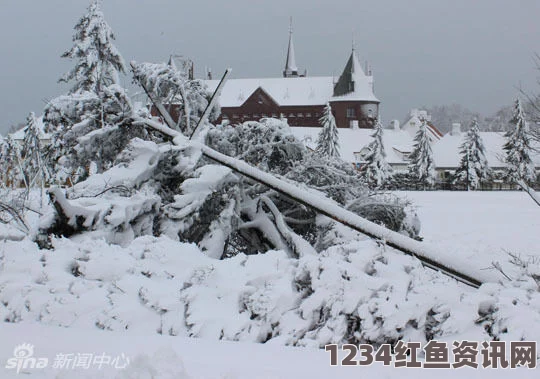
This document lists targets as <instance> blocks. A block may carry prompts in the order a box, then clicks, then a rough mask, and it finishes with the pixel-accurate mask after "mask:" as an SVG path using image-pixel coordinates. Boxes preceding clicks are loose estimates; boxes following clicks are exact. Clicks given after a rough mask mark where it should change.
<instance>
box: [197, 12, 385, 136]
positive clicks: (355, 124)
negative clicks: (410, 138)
mask: <svg viewBox="0 0 540 379" xmlns="http://www.w3.org/2000/svg"><path fill="white" fill-rule="evenodd" d="M366 71H367V67H366ZM205 82H206V84H207V85H208V87H209V89H210V90H211V91H213V90H214V89H215V88H217V86H218V84H219V80H206V81H205ZM327 103H330V106H331V107H332V112H333V113H334V117H335V118H336V123H337V126H338V127H339V128H352V129H359V128H372V127H373V125H374V121H375V119H376V117H377V116H378V114H379V103H380V101H379V99H377V97H375V94H374V92H373V75H372V74H371V71H367V72H365V71H364V70H363V69H362V67H361V65H360V62H359V60H358V56H357V55H356V51H355V48H354V44H353V48H352V51H351V54H350V56H349V59H348V61H347V63H346V65H345V68H344V69H343V72H342V74H341V75H340V76H339V78H335V77H333V76H307V75H306V73H304V74H303V75H300V74H299V70H298V66H297V64H296V56H295V50H294V42H293V30H292V22H291V26H290V28H289V43H288V47H287V56H286V60H285V67H284V69H283V76H282V77H278V78H250V79H229V80H228V81H227V83H226V84H225V86H224V87H223V89H222V91H221V97H220V104H221V116H220V118H219V119H218V122H223V123H232V124H237V123H240V122H244V121H258V120H259V119H261V118H265V117H274V118H285V119H287V121H288V123H289V125H290V126H306V127H316V126H319V118H320V117H321V115H322V113H323V109H324V107H325V105H326V104H327Z"/></svg>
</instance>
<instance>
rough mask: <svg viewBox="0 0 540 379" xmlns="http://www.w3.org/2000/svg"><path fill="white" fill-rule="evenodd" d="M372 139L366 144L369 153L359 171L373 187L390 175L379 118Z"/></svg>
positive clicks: (378, 185) (379, 184)
mask: <svg viewBox="0 0 540 379" xmlns="http://www.w3.org/2000/svg"><path fill="white" fill-rule="evenodd" d="M372 137H373V141H371V143H370V144H369V145H368V149H369V153H368V155H367V156H366V157H365V160H366V163H365V165H364V166H363V167H362V169H361V171H362V173H363V174H364V176H365V178H366V180H367V182H368V184H370V185H371V186H373V187H375V188H379V187H380V186H382V185H383V184H384V183H385V182H386V181H387V180H388V178H389V177H390V175H391V172H392V168H391V167H390V165H389V164H388V162H386V152H385V151H384V144H383V127H382V124H381V123H380V121H379V120H377V122H376V124H375V133H373V135H372Z"/></svg>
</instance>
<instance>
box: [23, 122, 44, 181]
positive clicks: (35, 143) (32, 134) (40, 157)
mask: <svg viewBox="0 0 540 379" xmlns="http://www.w3.org/2000/svg"><path fill="white" fill-rule="evenodd" d="M42 134H43V132H42V131H41V129H40V128H39V126H38V121H37V119H36V115H35V114H34V112H31V113H30V114H29V115H28V117H27V119H26V127H25V128H24V139H23V142H22V146H21V157H22V162H21V163H22V170H23V173H24V175H25V179H26V183H27V184H28V186H30V187H33V186H37V187H39V186H43V185H44V184H45V182H46V181H47V178H48V170H47V168H46V167H45V163H46V162H45V157H44V149H43V146H42V143H41V137H42Z"/></svg>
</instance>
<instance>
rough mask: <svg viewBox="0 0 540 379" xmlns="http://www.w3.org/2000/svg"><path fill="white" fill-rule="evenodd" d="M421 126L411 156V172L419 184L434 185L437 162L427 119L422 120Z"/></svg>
mask: <svg viewBox="0 0 540 379" xmlns="http://www.w3.org/2000/svg"><path fill="white" fill-rule="evenodd" d="M421 121H422V123H421V124H420V128H419V129H418V132H416V136H415V137H414V142H415V143H414V147H413V151H412V152H411V155H410V156H409V159H410V161H409V167H408V169H409V174H410V175H411V177H412V178H414V179H415V180H416V181H417V182H418V183H419V184H423V185H427V186H433V184H434V183H435V174H436V173H435V162H434V160H433V151H432V150H431V145H430V143H429V136H428V130H427V126H426V120H421Z"/></svg>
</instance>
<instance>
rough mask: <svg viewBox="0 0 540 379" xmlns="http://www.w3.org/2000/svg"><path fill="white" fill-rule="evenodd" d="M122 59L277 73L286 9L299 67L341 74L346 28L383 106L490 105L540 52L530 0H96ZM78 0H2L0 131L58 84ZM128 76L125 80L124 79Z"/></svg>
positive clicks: (530, 69)
mask: <svg viewBox="0 0 540 379" xmlns="http://www.w3.org/2000/svg"><path fill="white" fill-rule="evenodd" d="M103 3H104V4H103V9H104V11H105V16H106V18H107V21H108V22H109V24H110V25H111V26H112V28H113V29H114V30H115V32H116V36H117V41H116V42H117V46H118V48H119V49H120V51H121V52H122V54H123V55H124V58H125V59H126V61H130V60H137V61H156V62H157V61H163V60H166V59H167V58H168V56H169V55H170V54H171V53H179V54H183V55H186V56H189V57H191V58H192V59H193V60H194V61H195V65H196V71H198V73H199V74H201V75H202V74H203V70H204V66H210V67H212V69H213V71H214V74H215V76H219V75H221V72H222V71H223V70H224V69H225V68H226V67H228V66H230V67H232V68H233V72H234V75H233V77H272V76H279V75H281V71H282V69H283V67H282V66H283V64H284V60H285V50H286V46H287V37H288V23H289V16H293V18H294V38H295V47H296V59H297V64H298V66H299V67H300V68H301V69H302V70H303V69H304V68H307V69H308V72H309V74H310V75H332V74H335V75H339V73H340V72H341V70H342V69H343V66H344V65H345V63H346V60H347V58H348V56H349V54H350V50H351V35H352V32H353V30H354V33H355V39H356V47H357V51H358V53H359V55H360V59H361V60H362V61H364V60H366V59H367V60H369V61H370V62H371V64H372V66H373V70H374V74H375V91H376V95H377V96H378V97H379V99H381V101H382V107H381V111H382V117H383V118H384V120H389V119H392V118H398V119H402V118H403V117H404V115H405V113H406V112H407V111H408V110H409V109H410V108H413V107H419V106H422V105H427V106H430V105H436V104H451V103H460V104H463V105H464V106H466V107H468V108H470V109H472V110H474V111H478V112H480V113H484V114H489V113H492V112H494V111H495V110H497V109H498V108H499V107H500V106H501V105H505V104H508V103H510V102H511V101H512V99H513V98H514V97H515V96H516V93H517V90H516V88H515V87H516V86H518V85H520V83H521V85H522V86H523V87H525V88H526V89H529V90H537V91H540V88H539V87H538V86H537V85H536V77H537V74H538V72H537V71H536V70H535V69H534V63H533V60H532V55H533V54H534V52H540V46H539V45H540V38H539V36H540V17H539V16H540V1H538V0H514V1H510V0H444V1H443V0H371V1H362V0H334V1H330V0H325V1H322V0H299V1H293V0H288V1H287V0H272V1H257V0H229V1H208V0H192V1H182V0H104V1H103ZM87 5H88V1H86V0H0V48H1V50H0V51H1V59H0V133H3V132H5V130H6V129H7V128H8V127H9V125H11V124H14V123H18V122H21V121H23V120H24V119H25V117H26V115H27V114H28V112H29V111H35V112H36V113H38V114H40V113H41V112H42V110H43V107H44V105H45V101H46V100H47V99H51V98H53V97H55V96H57V95H60V94H62V93H63V92H65V90H66V87H64V86H61V85H59V84H57V83H56V82H57V79H58V78H59V77H60V76H61V75H62V74H63V73H64V72H65V71H67V70H68V69H69V68H70V67H71V65H70V62H69V61H67V60H65V59H61V58H60V55H61V54H62V52H63V51H65V50H67V49H68V48H69V47H70V46H71V36H72V34H73V26H74V25H75V23H76V22H77V20H78V18H79V17H80V16H81V15H82V14H83V13H84V12H85V10H86V7H87ZM124 81H125V84H126V85H129V83H130V82H131V79H130V78H129V77H126V78H124Z"/></svg>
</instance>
